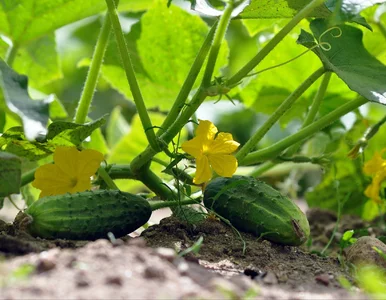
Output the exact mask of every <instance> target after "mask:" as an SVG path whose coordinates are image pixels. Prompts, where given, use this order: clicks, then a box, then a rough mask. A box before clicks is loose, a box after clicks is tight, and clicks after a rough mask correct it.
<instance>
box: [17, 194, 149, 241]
mask: <svg viewBox="0 0 386 300" xmlns="http://www.w3.org/2000/svg"><path fill="white" fill-rule="evenodd" d="M24 213H25V215H27V217H28V218H29V222H28V223H27V231H28V232H29V233H30V234H31V235H33V236H39V237H42V238H47V239H56V238H64V239H72V240H79V239H82V240H95V239H98V238H106V237H107V233H108V232H112V233H113V234H114V236H115V237H120V236H123V235H126V234H128V233H130V232H132V231H134V230H136V229H137V228H139V227H141V226H142V225H144V224H145V223H146V222H147V221H148V220H149V218H150V216H151V213H152V209H151V207H150V204H149V203H148V201H146V200H145V199H143V198H142V197H139V196H136V195H133V194H129V193H124V192H121V191H118V190H97V191H86V192H81V193H76V194H65V195H58V196H49V197H44V198H41V199H39V200H38V201H36V202H34V203H33V204H32V205H31V206H30V207H28V208H27V209H26V210H25V212H24ZM25 215H24V216H25ZM24 220H25V219H24ZM19 222H20V221H19ZM24 223H26V222H24Z"/></svg>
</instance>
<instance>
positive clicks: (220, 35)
mask: <svg viewBox="0 0 386 300" xmlns="http://www.w3.org/2000/svg"><path fill="white" fill-rule="evenodd" d="M234 8H235V7H234V0H229V1H228V3H227V4H226V6H225V9H224V12H223V14H222V16H221V18H220V21H219V23H218V26H217V29H216V33H215V36H214V40H213V44H212V48H211V49H210V53H209V57H208V63H207V65H206V69H205V73H204V77H203V79H202V84H201V85H202V86H203V87H204V88H208V87H209V86H210V83H211V81H212V76H213V71H214V67H215V65H216V61H217V57H218V53H219V51H220V47H221V44H222V41H223V40H224V37H225V33H226V31H227V28H228V26H229V22H230V20H231V17H232V12H233V9H234Z"/></svg>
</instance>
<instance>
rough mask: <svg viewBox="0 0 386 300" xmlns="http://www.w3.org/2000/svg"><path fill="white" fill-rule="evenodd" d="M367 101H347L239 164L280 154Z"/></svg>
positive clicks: (250, 155)
mask: <svg viewBox="0 0 386 300" xmlns="http://www.w3.org/2000/svg"><path fill="white" fill-rule="evenodd" d="M367 102H368V100H367V99H365V98H363V97H359V98H357V99H355V100H352V101H350V102H347V103H345V104H344V105H342V106H340V107H339V108H337V109H335V110H334V111H332V112H330V113H329V114H327V115H325V116H323V117H322V118H320V119H319V120H317V121H315V122H313V123H312V124H310V125H308V126H307V127H305V128H303V129H302V130H300V131H298V132H297V133H295V134H293V135H291V136H289V137H287V138H285V139H283V140H281V141H279V142H277V143H276V144H273V145H272V146H270V147H267V148H264V149H261V150H257V151H254V152H251V153H249V154H248V155H247V156H246V157H245V158H244V159H243V160H241V161H239V165H251V164H255V163H258V162H262V161H265V160H268V159H272V158H274V157H276V156H278V155H279V154H280V153H281V152H282V151H283V150H285V149H287V148H288V147H290V146H291V145H293V144H295V143H298V142H300V141H302V140H304V139H306V138H308V137H310V136H311V135H313V134H315V133H316V132H318V131H320V130H322V129H323V128H325V127H326V126H328V125H329V124H331V123H333V122H334V121H336V120H338V119H339V118H340V117H342V116H344V115H345V114H347V113H349V112H351V111H352V110H354V109H356V108H358V107H360V106H361V105H363V104H365V103H367Z"/></svg>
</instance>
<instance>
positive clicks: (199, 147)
mask: <svg viewBox="0 0 386 300" xmlns="http://www.w3.org/2000/svg"><path fill="white" fill-rule="evenodd" d="M181 148H182V150H184V151H185V152H186V153H188V154H190V155H192V156H193V157H199V156H201V155H202V151H203V139H202V138H201V137H195V138H193V139H191V140H189V141H186V142H184V143H182V145H181Z"/></svg>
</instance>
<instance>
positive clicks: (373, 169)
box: [363, 148, 386, 203]
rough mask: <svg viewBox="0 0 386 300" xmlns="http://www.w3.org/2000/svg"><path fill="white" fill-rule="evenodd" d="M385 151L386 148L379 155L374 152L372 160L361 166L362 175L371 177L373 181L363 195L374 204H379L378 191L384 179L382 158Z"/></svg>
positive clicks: (384, 168)
mask: <svg viewBox="0 0 386 300" xmlns="http://www.w3.org/2000/svg"><path fill="white" fill-rule="evenodd" d="M385 151H386V148H385V149H383V150H382V151H381V152H380V153H379V152H376V153H375V154H374V156H373V158H372V159H371V160H369V161H368V162H366V163H365V165H364V166H363V171H364V173H365V174H366V175H370V176H372V177H373V181H372V182H371V184H370V185H369V186H368V187H367V189H366V190H365V195H366V196H367V197H369V198H370V199H371V200H373V201H374V202H376V203H381V197H380V196H379V191H380V189H381V184H382V182H383V181H384V180H385V179H386V160H385V159H383V158H382V154H383V153H384V152H385Z"/></svg>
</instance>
